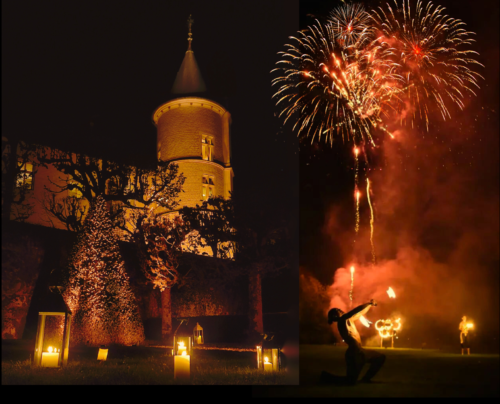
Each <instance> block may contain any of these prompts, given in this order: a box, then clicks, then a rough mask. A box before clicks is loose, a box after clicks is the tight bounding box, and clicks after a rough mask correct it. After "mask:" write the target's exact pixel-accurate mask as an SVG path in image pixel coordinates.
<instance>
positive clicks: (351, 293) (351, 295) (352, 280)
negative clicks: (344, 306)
mask: <svg viewBox="0 0 500 404" xmlns="http://www.w3.org/2000/svg"><path fill="white" fill-rule="evenodd" d="M354 271H355V269H354V267H353V266H352V267H351V290H350V291H349V299H350V306H351V307H352V299H353V296H354Z"/></svg>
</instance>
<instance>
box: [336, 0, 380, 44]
mask: <svg viewBox="0 0 500 404" xmlns="http://www.w3.org/2000/svg"><path fill="white" fill-rule="evenodd" d="M328 22H329V23H330V24H331V26H332V29H333V32H334V33H335V38H336V39H337V40H338V41H339V42H340V43H342V44H344V45H345V46H349V45H354V44H355V43H357V42H358V41H359V40H360V38H361V37H362V36H363V35H365V33H366V32H367V31H368V30H369V29H370V25H369V22H370V16H369V14H368V13H367V12H366V11H365V9H364V7H363V6H362V5H361V4H344V5H342V6H341V7H338V8H336V9H334V10H333V11H332V12H331V13H330V16H329V18H328Z"/></svg>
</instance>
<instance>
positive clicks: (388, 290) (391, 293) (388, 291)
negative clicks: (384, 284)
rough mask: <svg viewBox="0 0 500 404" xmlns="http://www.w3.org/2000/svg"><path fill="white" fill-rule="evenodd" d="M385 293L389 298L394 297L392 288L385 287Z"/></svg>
mask: <svg viewBox="0 0 500 404" xmlns="http://www.w3.org/2000/svg"><path fill="white" fill-rule="evenodd" d="M387 294H388V295H389V297H390V298H392V299H395V298H396V293H394V290H392V288H391V287H389V289H387Z"/></svg>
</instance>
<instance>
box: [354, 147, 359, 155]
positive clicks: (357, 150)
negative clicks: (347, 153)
mask: <svg viewBox="0 0 500 404" xmlns="http://www.w3.org/2000/svg"><path fill="white" fill-rule="evenodd" d="M354 154H355V155H356V157H358V154H359V149H358V148H357V147H355V148H354Z"/></svg>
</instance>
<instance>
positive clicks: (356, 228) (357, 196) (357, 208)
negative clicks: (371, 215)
mask: <svg viewBox="0 0 500 404" xmlns="http://www.w3.org/2000/svg"><path fill="white" fill-rule="evenodd" d="M359 196H360V193H359V191H358V190H357V187H356V224H355V225H354V230H355V231H356V233H357V232H358V231H359V219H360V216H359Z"/></svg>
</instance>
